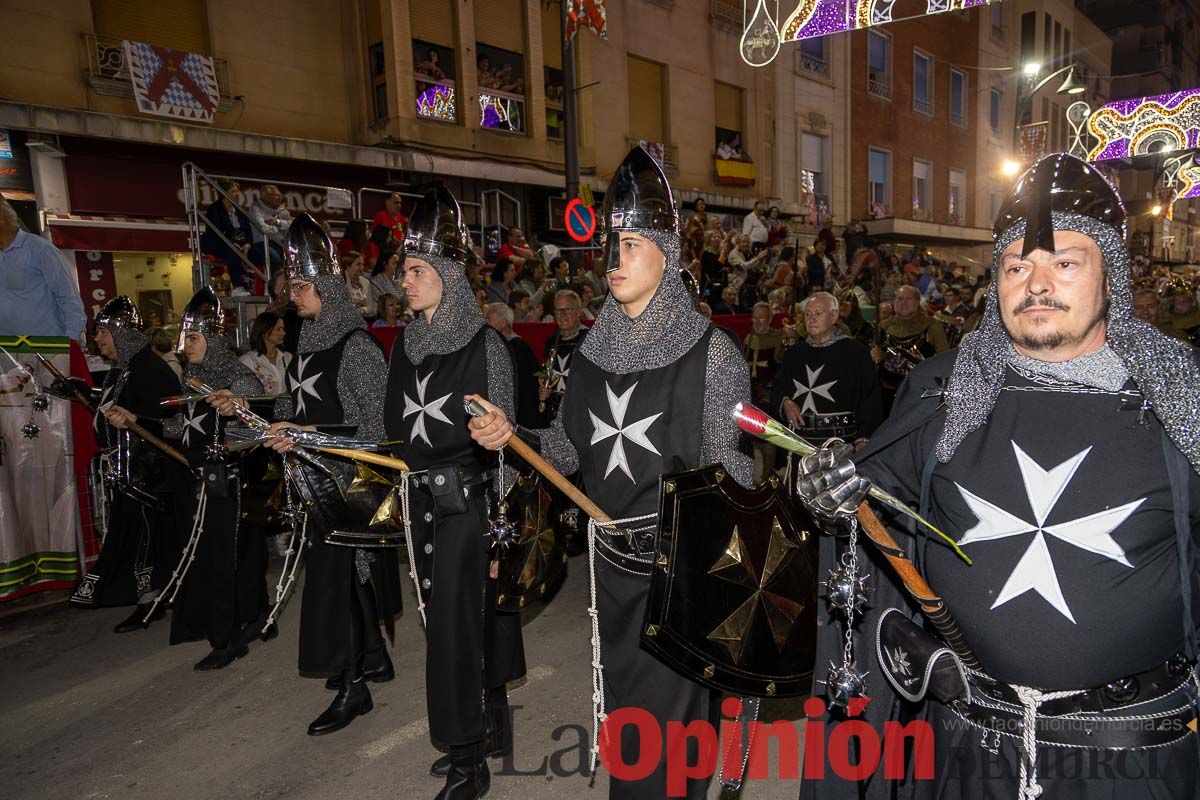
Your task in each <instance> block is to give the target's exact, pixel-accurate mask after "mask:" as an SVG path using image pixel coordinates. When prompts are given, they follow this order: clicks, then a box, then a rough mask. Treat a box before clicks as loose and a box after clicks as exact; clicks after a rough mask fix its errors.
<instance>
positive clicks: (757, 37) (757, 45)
mask: <svg viewBox="0 0 1200 800" xmlns="http://www.w3.org/2000/svg"><path fill="white" fill-rule="evenodd" d="M742 2H743V4H744V3H745V0H742ZM743 13H745V9H744V8H743ZM778 16H779V0H775V16H774V17H772V16H771V12H770V11H768V10H767V0H758V2H757V4H756V5H755V6H754V15H753V16H752V17H751V18H750V22H749V23H747V24H746V30H745V31H744V32H743V33H742V40H741V42H740V43H739V52H740V53H741V54H742V61H745V62H746V63H747V64H749V65H750V66H752V67H765V66H766V65H767V64H770V63H771V62H772V61H774V60H775V56H777V55H778V54H779V43H780V42H779V28H778V27H777V26H776V25H775V19H776V18H777V17H778Z"/></svg>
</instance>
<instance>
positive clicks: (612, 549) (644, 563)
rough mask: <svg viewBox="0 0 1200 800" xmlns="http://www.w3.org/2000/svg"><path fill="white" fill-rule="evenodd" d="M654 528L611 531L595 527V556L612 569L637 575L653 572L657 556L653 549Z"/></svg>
mask: <svg viewBox="0 0 1200 800" xmlns="http://www.w3.org/2000/svg"><path fill="white" fill-rule="evenodd" d="M655 528H656V526H651V527H649V528H646V527H644V526H639V527H638V528H636V529H629V530H624V529H617V530H611V529H609V528H603V527H601V526H599V525H597V526H596V554H597V555H599V556H600V557H601V558H603V559H604V560H605V561H607V562H609V563H610V564H612V565H613V566H614V567H617V568H619V569H623V570H625V571H626V572H632V573H635V574H638V575H649V574H651V572H653V570H654V561H655V559H656V558H657V554H656V551H655V548H654V531H655Z"/></svg>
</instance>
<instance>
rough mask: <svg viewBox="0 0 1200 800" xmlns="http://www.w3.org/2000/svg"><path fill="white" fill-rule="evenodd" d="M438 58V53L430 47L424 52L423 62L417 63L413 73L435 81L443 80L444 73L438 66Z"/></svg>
mask: <svg viewBox="0 0 1200 800" xmlns="http://www.w3.org/2000/svg"><path fill="white" fill-rule="evenodd" d="M439 58H440V56H438V51H437V50H435V49H434V48H432V47H431V48H429V49H428V50H426V51H425V60H424V61H418V62H417V63H416V65H415V66H414V67H413V71H414V72H417V73H419V74H421V75H425V76H428V77H430V78H433V79H434V80H435V81H440V80H445V78H446V73H445V72H443V71H442V68H441V66H439V65H438V60H439Z"/></svg>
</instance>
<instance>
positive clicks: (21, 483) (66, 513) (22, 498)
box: [0, 336, 80, 602]
mask: <svg viewBox="0 0 1200 800" xmlns="http://www.w3.org/2000/svg"><path fill="white" fill-rule="evenodd" d="M70 347H71V344H70V341H69V340H68V339H66V338H63V337H56V336H15V337H14V336H0V602H3V601H6V600H12V599H15V598H17V597H20V596H22V595H25V594H29V593H30V592H36V591H42V590H45V589H66V588H70V587H71V586H72V585H74V583H75V578H76V576H77V574H78V564H79V557H78V555H77V553H78V551H79V541H80V540H79V506H78V499H77V497H76V491H75V474H74V465H73V463H72V454H73V451H74V447H73V445H72V440H71V414H72V409H71V405H72V404H71V403H68V402H66V401H64V400H60V399H58V398H54V397H47V396H46V395H45V394H43V393H42V391H41V389H40V386H46V385H49V383H50V381H51V380H53V378H52V377H51V376H50V375H49V374H48V373H47V371H46V369H45V368H43V367H42V366H40V365H39V364H38V361H37V355H38V354H39V353H40V354H41V355H43V356H45V357H46V358H48V359H50V361H51V362H52V363H53V364H54V366H55V367H57V368H58V369H59V370H61V371H62V372H63V373H64V374H69V373H70V372H71V367H70V364H71V350H70ZM35 398H38V399H35ZM43 398H44V399H43Z"/></svg>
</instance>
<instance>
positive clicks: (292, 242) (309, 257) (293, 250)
mask: <svg viewBox="0 0 1200 800" xmlns="http://www.w3.org/2000/svg"><path fill="white" fill-rule="evenodd" d="M284 270H285V271H286V272H287V276H288V280H304V281H310V280H312V279H313V278H317V277H320V276H322V275H341V274H342V267H341V265H340V264H339V263H338V257H337V248H336V247H334V245H333V239H331V238H329V234H328V233H326V232H325V229H324V228H322V227H321V224H320V223H319V222H317V221H316V220H315V219H313V218H312V215H310V214H308V213H303V214H300V215H299V216H297V217H296V218H295V219H294V220H292V224H291V226H289V227H288V232H287V257H286V258H285V259H284Z"/></svg>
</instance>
